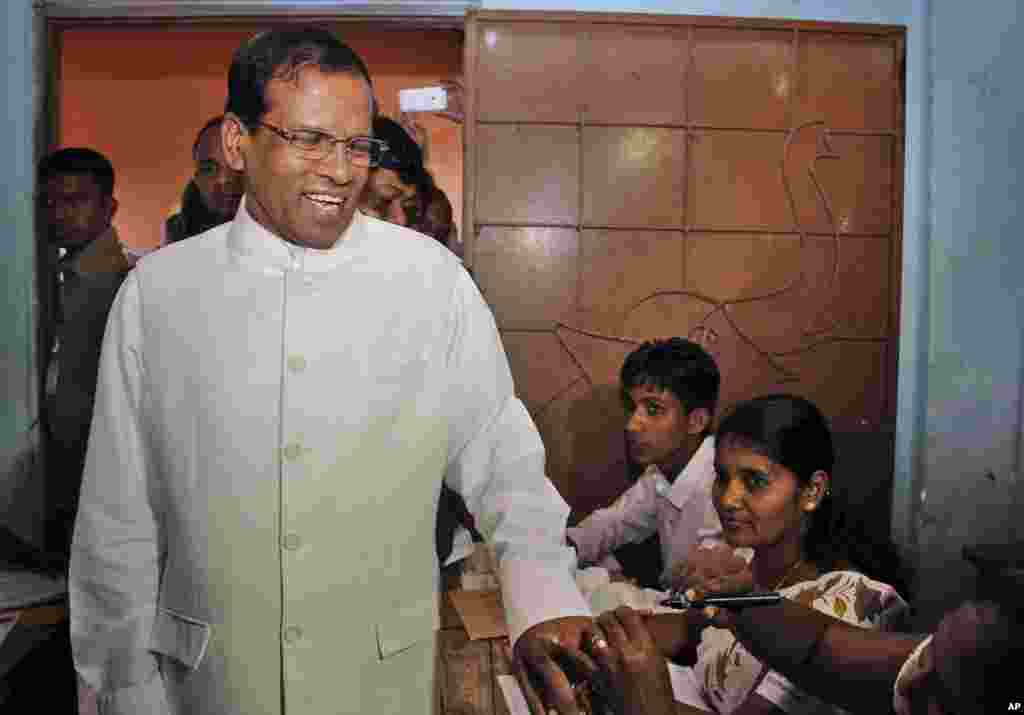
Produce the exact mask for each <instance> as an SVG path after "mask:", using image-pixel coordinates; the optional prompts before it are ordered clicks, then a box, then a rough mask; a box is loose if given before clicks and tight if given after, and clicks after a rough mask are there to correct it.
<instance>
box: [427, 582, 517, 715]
mask: <svg viewBox="0 0 1024 715" xmlns="http://www.w3.org/2000/svg"><path fill="white" fill-rule="evenodd" d="M437 657H438V662H437V695H438V707H437V712H438V713H439V715H509V712H508V707H507V706H506V705H505V698H504V696H503V695H502V693H501V688H500V687H499V686H498V681H497V676H499V675H511V674H512V661H511V658H510V652H509V642H508V638H495V639H490V640H476V641H471V640H469V636H468V635H467V634H466V629H465V628H464V627H463V625H462V622H461V621H460V620H459V616H458V614H457V613H456V612H455V609H454V608H453V607H452V604H451V602H450V601H449V600H448V598H447V596H446V594H444V593H442V594H441V630H440V631H439V632H438V636H437Z"/></svg>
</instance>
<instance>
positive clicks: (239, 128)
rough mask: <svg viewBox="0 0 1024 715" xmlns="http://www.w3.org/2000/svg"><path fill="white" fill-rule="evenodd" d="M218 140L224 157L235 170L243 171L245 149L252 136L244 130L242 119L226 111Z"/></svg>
mask: <svg viewBox="0 0 1024 715" xmlns="http://www.w3.org/2000/svg"><path fill="white" fill-rule="evenodd" d="M220 140H221V143H222V145H223V149H224V158H225V159H226V160H227V162H228V166H230V167H231V168H232V169H234V170H235V171H245V149H246V148H247V147H248V145H249V142H250V141H252V137H250V136H249V132H248V131H247V130H246V128H245V125H244V124H242V120H241V119H239V118H238V117H237V116H236V115H234V114H232V113H231V112H228V113H227V114H225V115H224V121H223V122H221V123H220Z"/></svg>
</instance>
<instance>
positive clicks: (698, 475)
mask: <svg viewBox="0 0 1024 715" xmlns="http://www.w3.org/2000/svg"><path fill="white" fill-rule="evenodd" d="M714 461H715V438H714V437H705V438H704V441H703V442H701V443H700V447H698V448H697V451H696V452H694V453H693V456H692V457H690V461H689V462H687V463H686V466H685V467H683V471H682V472H680V473H679V476H678V477H676V480H675V481H674V482H673V483H671V484H669V482H668V479H666V477H665V475H664V474H663V473H662V471H661V470H660V469H658V465H656V464H652V465H651V466H649V467H648V468H647V472H648V473H649V474H653V475H654V476H655V487H654V489H655V491H656V492H657V493H658V496H662V497H665V498H666V499H668V500H669V501H670V502H672V504H673V505H674V506H675V507H676V508H677V509H681V508H682V507H683V505H684V504H686V502H688V501H690V499H692V498H693V497H694V496H696V495H701V494H704V493H705V492H706V491H707V489H708V488H709V487H710V484H709V482H710V479H711V475H713V474H714V472H715V470H714Z"/></svg>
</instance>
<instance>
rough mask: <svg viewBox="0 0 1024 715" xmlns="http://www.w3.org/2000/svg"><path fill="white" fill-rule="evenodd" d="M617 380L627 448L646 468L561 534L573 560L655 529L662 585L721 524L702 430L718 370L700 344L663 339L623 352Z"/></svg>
mask: <svg viewBox="0 0 1024 715" xmlns="http://www.w3.org/2000/svg"><path fill="white" fill-rule="evenodd" d="M619 382H620V390H621V392H622V401H623V404H624V405H625V407H626V413H627V415H628V416H629V419H628V422H627V423H626V442H627V444H628V448H629V454H630V457H631V458H632V459H633V460H634V461H635V462H637V463H638V464H640V465H643V466H645V467H646V470H645V471H644V473H643V474H642V475H641V476H640V478H639V479H638V480H637V482H636V484H634V485H633V486H632V487H630V488H629V489H628V490H626V491H625V492H624V493H623V494H622V495H621V496H620V497H619V498H618V499H617V500H616V501H615V503H614V504H612V505H611V506H610V507H608V508H606V509H599V510H597V511H595V512H594V513H592V514H591V515H590V516H588V517H587V518H586V519H584V520H583V521H582V522H580V524H579V525H578V526H575V527H573V528H570V529H568V530H567V532H566V537H567V539H568V541H569V543H570V544H572V545H573V546H575V547H576V550H577V552H578V554H579V560H580V563H581V564H590V563H596V562H599V561H601V559H604V558H605V557H608V556H609V555H610V554H611V552H612V551H613V550H615V549H617V548H619V547H620V546H622V545H624V544H629V543H635V542H638V541H643V540H644V539H646V538H647V537H649V536H650V535H651V534H653V533H655V532H657V534H658V537H659V539H660V542H661V554H662V565H663V569H662V575H661V582H662V585H663V586H669V585H670V581H671V576H672V573H673V569H675V570H677V571H678V570H681V569H682V567H683V565H684V562H685V559H686V556H687V554H688V553H689V551H690V549H691V548H692V547H693V546H694V545H696V544H697V543H698V542H700V541H701V540H702V539H712V538H714V537H717V536H719V535H720V534H721V531H722V525H721V523H719V520H718V515H717V514H716V513H715V509H714V507H713V506H712V504H711V484H712V483H713V482H714V479H715V470H714V461H715V444H714V438H713V437H711V436H710V435H709V433H710V428H711V421H712V418H713V417H714V413H715V404H716V403H717V401H718V389H719V384H720V382H721V377H720V375H719V372H718V366H717V365H715V361H714V359H713V358H712V357H711V356H710V355H708V353H707V352H706V351H705V350H704V349H703V348H702V347H701V346H700V345H698V344H696V343H694V342H691V341H689V340H686V339H684V338H670V339H668V340H654V341H651V342H647V343H644V344H643V345H641V346H640V347H639V348H637V349H636V350H634V351H633V352H632V353H630V354H629V355H628V356H627V357H626V361H625V363H624V364H623V366H622V370H621V372H620V376H619Z"/></svg>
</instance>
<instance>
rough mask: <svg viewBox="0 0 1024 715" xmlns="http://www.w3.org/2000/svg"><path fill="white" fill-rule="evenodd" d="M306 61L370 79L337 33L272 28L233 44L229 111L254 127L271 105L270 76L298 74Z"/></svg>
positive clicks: (227, 104)
mask: <svg viewBox="0 0 1024 715" xmlns="http://www.w3.org/2000/svg"><path fill="white" fill-rule="evenodd" d="M304 67H316V68H317V69H319V70H321V71H322V72H348V73H349V74H353V75H355V76H357V77H362V78H363V79H365V80H366V84H367V85H368V86H369V85H370V72H369V70H368V69H366V64H365V63H364V62H363V60H362V59H361V58H360V57H359V55H357V54H356V53H355V52H354V51H353V50H352V49H351V48H350V47H349V46H348V45H346V44H344V43H343V42H341V40H339V39H338V38H337V37H335V36H334V34H333V33H331V32H328V31H327V30H322V29H319V28H315V27H305V28H291V29H285V30H269V31H267V32H261V33H259V34H258V35H255V36H254V37H252V38H250V39H249V40H247V41H246V42H244V43H243V44H242V45H241V47H239V48H238V49H237V50H235V54H234V57H233V58H232V60H231V69H229V70H228V99H227V103H226V104H225V108H224V111H225V113H227V112H231V113H232V114H234V115H235V116H237V117H238V118H239V119H241V120H242V123H243V124H245V126H246V127H247V128H249V129H254V128H255V127H256V126H257V124H258V122H259V121H260V119H262V118H263V116H264V115H265V114H266V113H267V110H268V109H269V107H267V82H269V81H270V80H272V79H280V80H290V79H294V78H295V77H296V76H297V74H298V72H299V70H300V69H302V68H304ZM371 94H372V92H371Z"/></svg>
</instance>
